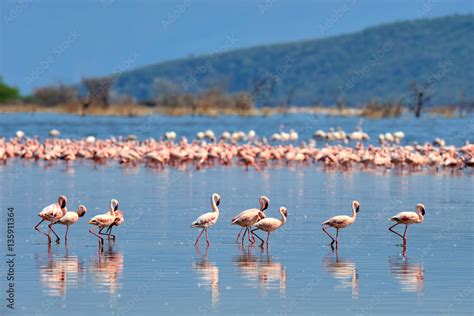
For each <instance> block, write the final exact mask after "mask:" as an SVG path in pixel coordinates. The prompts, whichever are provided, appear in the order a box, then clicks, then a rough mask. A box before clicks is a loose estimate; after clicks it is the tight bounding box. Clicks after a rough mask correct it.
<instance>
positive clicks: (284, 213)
mask: <svg viewBox="0 0 474 316" xmlns="http://www.w3.org/2000/svg"><path fill="white" fill-rule="evenodd" d="M280 213H281V214H282V215H283V216H285V218H287V217H288V212H287V211H286V207H284V206H282V207H280Z"/></svg>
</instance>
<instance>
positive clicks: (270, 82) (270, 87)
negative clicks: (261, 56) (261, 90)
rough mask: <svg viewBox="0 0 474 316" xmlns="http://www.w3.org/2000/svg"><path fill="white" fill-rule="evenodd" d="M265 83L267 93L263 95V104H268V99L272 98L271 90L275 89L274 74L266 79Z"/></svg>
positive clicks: (275, 80) (275, 79)
mask: <svg viewBox="0 0 474 316" xmlns="http://www.w3.org/2000/svg"><path fill="white" fill-rule="evenodd" d="M267 83H268V84H267V85H266V88H267V93H266V95H265V99H264V100H263V106H270V100H271V99H272V95H273V92H274V91H275V85H276V83H277V78H276V77H275V76H272V77H270V78H269V79H268V80H267Z"/></svg>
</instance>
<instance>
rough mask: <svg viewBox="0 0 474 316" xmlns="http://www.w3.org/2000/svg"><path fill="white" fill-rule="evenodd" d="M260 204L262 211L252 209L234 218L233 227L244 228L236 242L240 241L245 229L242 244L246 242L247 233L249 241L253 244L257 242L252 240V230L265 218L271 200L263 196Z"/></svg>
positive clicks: (259, 201)
mask: <svg viewBox="0 0 474 316" xmlns="http://www.w3.org/2000/svg"><path fill="white" fill-rule="evenodd" d="M258 203H259V204H260V209H257V208H251V209H248V210H245V211H242V212H240V213H239V214H238V215H237V216H234V218H232V222H231V225H239V226H242V228H241V229H240V232H239V234H238V235H237V239H236V242H238V241H239V237H240V234H241V233H242V230H243V229H245V231H244V234H243V235H242V243H243V242H244V237H245V234H246V233H248V235H247V238H248V240H249V241H250V242H251V243H253V242H255V238H254V240H253V241H252V240H250V235H251V234H252V233H251V231H250V228H251V227H252V225H254V224H255V223H256V222H258V221H259V220H262V219H264V218H265V213H264V212H265V210H266V209H267V208H268V205H269V204H270V199H269V198H267V197H266V196H264V195H263V196H261V197H260V199H259V200H258ZM252 235H253V234H252Z"/></svg>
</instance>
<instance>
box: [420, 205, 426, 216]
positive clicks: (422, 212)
mask: <svg viewBox="0 0 474 316" xmlns="http://www.w3.org/2000/svg"><path fill="white" fill-rule="evenodd" d="M421 215H423V216H425V209H424V208H423V207H422V208H421Z"/></svg>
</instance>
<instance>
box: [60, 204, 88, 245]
mask: <svg viewBox="0 0 474 316" xmlns="http://www.w3.org/2000/svg"><path fill="white" fill-rule="evenodd" d="M86 212H87V208H86V207H85V206H84V205H82V204H81V205H79V206H78V208H77V211H76V212H66V215H64V216H63V217H61V219H60V220H58V221H57V222H55V223H53V225H55V224H61V225H66V234H65V235H64V240H66V242H67V233H68V231H69V225H72V224H75V223H77V222H78V221H79V218H80V217H82V216H84V214H86Z"/></svg>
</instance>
